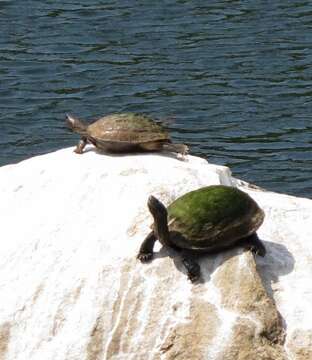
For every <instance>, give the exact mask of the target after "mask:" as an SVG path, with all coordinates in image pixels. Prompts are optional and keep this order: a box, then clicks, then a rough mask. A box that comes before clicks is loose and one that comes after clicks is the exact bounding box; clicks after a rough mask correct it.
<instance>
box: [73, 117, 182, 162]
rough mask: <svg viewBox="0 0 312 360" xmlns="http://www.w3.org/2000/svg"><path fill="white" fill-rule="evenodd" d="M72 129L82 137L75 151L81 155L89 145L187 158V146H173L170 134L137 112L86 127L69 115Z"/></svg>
mask: <svg viewBox="0 0 312 360" xmlns="http://www.w3.org/2000/svg"><path fill="white" fill-rule="evenodd" d="M66 121H67V124H68V126H69V127H70V129H71V130H72V131H74V132H76V133H78V134H80V135H81V140H80V141H79V143H78V145H77V147H76V149H75V150H74V151H75V152H76V153H77V154H82V152H83V149H84V147H85V146H86V144H87V143H88V142H89V143H91V144H93V145H94V146H95V147H97V148H98V149H101V150H105V151H107V152H113V153H125V152H136V151H162V150H165V151H172V152H176V153H179V154H182V155H186V154H187V152H188V147H187V146H186V145H184V144H173V143H172V142H171V140H170V137H169V134H168V133H167V131H166V130H165V129H164V128H163V127H162V126H161V125H159V124H157V123H156V122H155V121H154V120H153V119H151V118H150V117H149V116H147V115H143V114H136V113H121V114H111V115H107V116H104V117H102V118H100V119H99V120H97V121H95V122H94V123H92V124H90V125H87V124H85V123H84V122H82V121H81V120H78V119H77V118H75V117H73V116H72V115H67V116H66Z"/></svg>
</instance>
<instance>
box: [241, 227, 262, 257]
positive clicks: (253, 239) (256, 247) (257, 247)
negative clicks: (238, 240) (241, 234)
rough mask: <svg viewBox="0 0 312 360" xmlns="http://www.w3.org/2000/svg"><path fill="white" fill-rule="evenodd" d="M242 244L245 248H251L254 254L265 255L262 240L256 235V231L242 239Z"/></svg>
mask: <svg viewBox="0 0 312 360" xmlns="http://www.w3.org/2000/svg"><path fill="white" fill-rule="evenodd" d="M244 244H245V246H246V248H247V249H249V250H251V251H252V252H253V253H254V254H256V255H259V256H262V257H263V256H265V254H266V249H265V246H264V245H263V242H262V241H261V240H260V239H259V238H258V235H257V234H256V233H254V234H252V235H250V236H248V237H247V238H246V239H244Z"/></svg>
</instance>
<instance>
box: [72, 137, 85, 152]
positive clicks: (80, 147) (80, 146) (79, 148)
mask: <svg viewBox="0 0 312 360" xmlns="http://www.w3.org/2000/svg"><path fill="white" fill-rule="evenodd" d="M87 142H88V139H87V138H86V137H85V136H83V137H82V138H81V140H80V141H79V143H78V145H77V146H76V149H75V150H74V152H75V153H76V154H82V152H83V149H84V148H85V146H86V145H87Z"/></svg>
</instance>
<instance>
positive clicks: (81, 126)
mask: <svg viewBox="0 0 312 360" xmlns="http://www.w3.org/2000/svg"><path fill="white" fill-rule="evenodd" d="M66 123H67V125H68V126H69V128H70V129H71V130H72V131H74V132H76V133H78V134H80V135H86V134H87V125H86V124H85V123H83V122H82V121H81V120H79V119H77V118H76V117H74V116H72V115H70V114H66Z"/></svg>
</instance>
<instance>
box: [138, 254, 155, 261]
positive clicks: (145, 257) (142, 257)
mask: <svg viewBox="0 0 312 360" xmlns="http://www.w3.org/2000/svg"><path fill="white" fill-rule="evenodd" d="M152 258H153V253H139V254H138V256H137V259H139V260H140V261H141V262H142V263H146V262H149V261H151V260H152Z"/></svg>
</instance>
